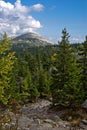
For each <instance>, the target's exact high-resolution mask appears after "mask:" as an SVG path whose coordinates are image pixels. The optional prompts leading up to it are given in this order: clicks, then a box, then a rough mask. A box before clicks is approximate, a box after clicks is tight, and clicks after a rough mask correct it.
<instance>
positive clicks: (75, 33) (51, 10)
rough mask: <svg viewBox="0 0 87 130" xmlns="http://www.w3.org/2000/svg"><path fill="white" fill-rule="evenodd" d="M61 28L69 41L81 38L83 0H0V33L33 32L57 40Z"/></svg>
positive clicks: (86, 0) (86, 4)
mask: <svg viewBox="0 0 87 130" xmlns="http://www.w3.org/2000/svg"><path fill="white" fill-rule="evenodd" d="M63 28H66V29H67V32H68V33H69V34H70V42H72V43H73V42H83V41H84V40H85V36H86V35H87V0H0V33H4V32H7V34H8V35H10V36H16V35H20V34H23V33H27V32H36V33H38V34H40V35H41V36H43V37H45V38H47V39H48V40H50V41H53V42H54V43H57V42H58V41H59V40H61V35H62V34H61V32H62V29H63Z"/></svg>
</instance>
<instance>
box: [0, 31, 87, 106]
mask: <svg viewBox="0 0 87 130" xmlns="http://www.w3.org/2000/svg"><path fill="white" fill-rule="evenodd" d="M9 47H10V48H9ZM18 48H19V49H18ZM38 98H46V99H50V98H52V101H53V104H54V105H55V104H56V105H62V106H65V107H71V108H73V107H79V106H80V105H81V104H82V102H83V101H84V100H85V99H86V98H87V37H86V40H85V41H84V42H83V43H82V44H80V45H79V46H77V45H75V47H73V46H72V45H71V44H70V43H69V33H67V31H66V29H63V31H62V40H61V41H60V42H58V45H55V46H47V47H35V48H28V47H25V48H24V45H22V46H21V47H20V46H19V45H17V46H14V45H11V41H10V40H9V39H8V38H7V35H6V33H5V34H4V36H3V40H2V41H1V43H0V102H2V103H3V104H10V103H12V102H14V101H17V102H19V103H28V102H34V101H37V100H38Z"/></svg>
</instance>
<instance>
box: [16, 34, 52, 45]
mask: <svg viewBox="0 0 87 130" xmlns="http://www.w3.org/2000/svg"><path fill="white" fill-rule="evenodd" d="M13 43H17V44H18V43H27V44H29V45H30V46H46V45H51V44H52V42H50V41H49V40H47V39H45V38H43V37H42V36H40V35H38V34H36V33H31V32H29V33H25V34H22V35H20V36H17V37H15V38H13Z"/></svg>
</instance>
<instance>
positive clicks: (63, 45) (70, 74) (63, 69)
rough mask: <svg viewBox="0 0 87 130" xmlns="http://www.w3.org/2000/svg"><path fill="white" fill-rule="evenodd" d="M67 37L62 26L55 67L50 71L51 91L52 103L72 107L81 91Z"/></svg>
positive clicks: (74, 58)
mask: <svg viewBox="0 0 87 130" xmlns="http://www.w3.org/2000/svg"><path fill="white" fill-rule="evenodd" d="M68 39H69V34H68V33H67V31H66V29H65V28H64V30H63V31H62V40H61V42H59V45H58V54H57V56H56V57H57V59H56V65H55V69H54V70H53V72H52V78H53V80H52V81H53V82H52V85H51V92H52V97H53V103H54V104H55V103H60V104H61V105H65V106H71V107H74V106H76V105H78V104H79V99H80V94H81V93H80V92H81V91H80V88H79V86H78V83H79V77H78V76H79V70H78V68H77V64H76V57H75V53H74V51H73V49H72V47H71V45H70V44H69V41H68Z"/></svg>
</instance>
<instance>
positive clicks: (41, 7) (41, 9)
mask: <svg viewBox="0 0 87 130" xmlns="http://www.w3.org/2000/svg"><path fill="white" fill-rule="evenodd" d="M30 9H31V10H34V11H43V9H44V6H43V5H41V4H36V5H33V6H31V8H30Z"/></svg>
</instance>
